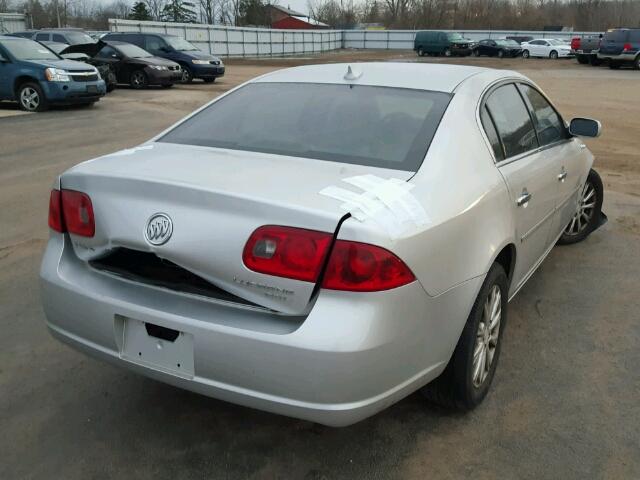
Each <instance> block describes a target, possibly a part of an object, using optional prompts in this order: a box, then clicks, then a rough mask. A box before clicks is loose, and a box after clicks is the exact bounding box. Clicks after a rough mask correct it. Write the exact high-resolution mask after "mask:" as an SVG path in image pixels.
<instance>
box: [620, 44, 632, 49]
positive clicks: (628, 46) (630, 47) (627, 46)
mask: <svg viewBox="0 0 640 480" xmlns="http://www.w3.org/2000/svg"><path fill="white" fill-rule="evenodd" d="M622 50H624V51H627V50H633V46H632V45H631V44H630V43H625V44H624V46H623V47H622Z"/></svg>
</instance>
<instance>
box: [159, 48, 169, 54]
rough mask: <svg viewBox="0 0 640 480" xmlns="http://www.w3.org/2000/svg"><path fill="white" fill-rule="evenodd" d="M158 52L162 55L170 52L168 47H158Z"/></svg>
mask: <svg viewBox="0 0 640 480" xmlns="http://www.w3.org/2000/svg"><path fill="white" fill-rule="evenodd" d="M159 50H160V51H161V52H163V53H170V52H171V50H170V49H169V47H160V48H159Z"/></svg>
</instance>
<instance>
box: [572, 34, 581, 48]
mask: <svg viewBox="0 0 640 480" xmlns="http://www.w3.org/2000/svg"><path fill="white" fill-rule="evenodd" d="M571 48H572V49H573V50H578V49H579V48H580V38H579V37H576V38H572V39H571Z"/></svg>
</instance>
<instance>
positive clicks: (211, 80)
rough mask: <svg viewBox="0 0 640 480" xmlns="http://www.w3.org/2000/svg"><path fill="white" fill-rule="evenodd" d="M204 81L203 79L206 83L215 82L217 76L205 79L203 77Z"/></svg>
mask: <svg viewBox="0 0 640 480" xmlns="http://www.w3.org/2000/svg"><path fill="white" fill-rule="evenodd" d="M202 81H203V82H204V83H215V81H216V78H215V77H213V78H205V79H203V80H202Z"/></svg>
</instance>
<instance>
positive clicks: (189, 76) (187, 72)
mask: <svg viewBox="0 0 640 480" xmlns="http://www.w3.org/2000/svg"><path fill="white" fill-rule="evenodd" d="M191 82H193V72H192V71H191V69H190V68H189V67H187V66H186V65H182V83H191Z"/></svg>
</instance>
